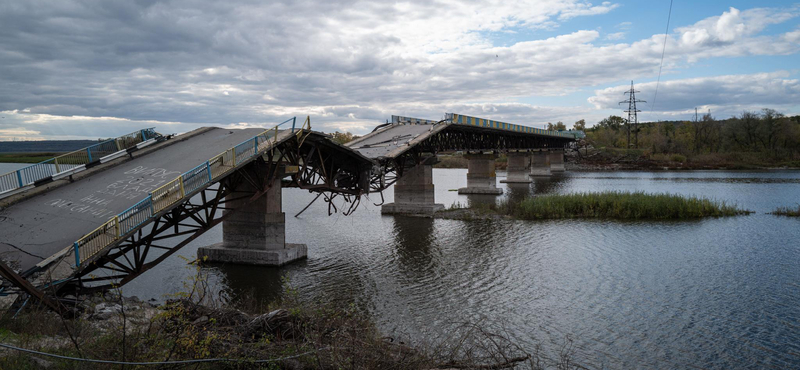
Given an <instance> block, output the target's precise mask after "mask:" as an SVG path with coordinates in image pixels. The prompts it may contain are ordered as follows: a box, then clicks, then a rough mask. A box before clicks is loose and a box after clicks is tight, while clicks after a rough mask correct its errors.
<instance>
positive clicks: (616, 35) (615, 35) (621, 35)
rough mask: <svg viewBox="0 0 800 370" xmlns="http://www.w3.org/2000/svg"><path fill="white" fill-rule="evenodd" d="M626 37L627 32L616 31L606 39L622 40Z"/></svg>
mask: <svg viewBox="0 0 800 370" xmlns="http://www.w3.org/2000/svg"><path fill="white" fill-rule="evenodd" d="M624 38H625V32H614V33H609V34H608V35H606V40H611V41H614V40H622V39H624Z"/></svg>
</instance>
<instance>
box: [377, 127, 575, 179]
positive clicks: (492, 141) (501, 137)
mask: <svg viewBox="0 0 800 370" xmlns="http://www.w3.org/2000/svg"><path fill="white" fill-rule="evenodd" d="M437 124H438V125H441V124H444V123H437ZM573 141H574V139H572V138H564V137H553V136H543V135H521V134H519V133H517V132H512V131H501V130H495V129H489V128H481V127H474V126H465V125H452V124H449V125H447V127H446V128H444V129H443V130H440V131H438V132H436V133H435V134H433V135H431V136H430V137H428V138H426V139H425V140H423V141H421V142H418V143H416V144H415V145H414V146H409V148H408V150H406V151H404V152H403V153H402V154H400V155H398V156H396V157H381V158H377V159H376V160H377V162H378V165H379V168H376V169H374V170H373V171H372V173H371V176H370V183H369V188H370V191H372V192H379V191H382V190H384V189H386V188H388V187H389V186H391V185H392V184H394V183H395V182H397V179H399V178H400V177H402V176H403V171H404V170H405V169H408V168H411V167H414V166H416V165H417V164H421V163H426V164H432V163H435V162H436V159H435V157H436V155H437V154H439V153H447V152H457V151H463V152H494V153H505V152H509V151H514V150H529V149H530V148H540V149H563V148H565V147H567V146H569V145H570V143H572V142H573Z"/></svg>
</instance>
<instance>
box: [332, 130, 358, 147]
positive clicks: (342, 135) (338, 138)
mask: <svg viewBox="0 0 800 370" xmlns="http://www.w3.org/2000/svg"><path fill="white" fill-rule="evenodd" d="M331 136H332V137H331V139H333V141H334V142H336V143H338V144H346V143H349V142H351V141H353V140H355V139H358V136H355V135H353V134H351V133H349V132H339V131H336V132H334V133H333V134H331Z"/></svg>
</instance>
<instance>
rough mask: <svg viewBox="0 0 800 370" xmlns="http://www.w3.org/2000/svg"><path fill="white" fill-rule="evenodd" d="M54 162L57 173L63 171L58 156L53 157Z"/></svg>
mask: <svg viewBox="0 0 800 370" xmlns="http://www.w3.org/2000/svg"><path fill="white" fill-rule="evenodd" d="M53 162H55V164H56V173H61V169H60V168H59V166H58V157H55V158H53Z"/></svg>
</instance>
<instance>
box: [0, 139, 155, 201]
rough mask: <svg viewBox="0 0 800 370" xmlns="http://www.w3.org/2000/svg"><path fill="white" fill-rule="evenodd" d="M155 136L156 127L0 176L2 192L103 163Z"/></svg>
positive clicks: (0, 191) (0, 190)
mask: <svg viewBox="0 0 800 370" xmlns="http://www.w3.org/2000/svg"><path fill="white" fill-rule="evenodd" d="M155 137H156V132H155V127H150V128H146V129H143V130H139V131H136V132H132V133H130V134H126V135H122V136H120V137H117V138H114V139H109V140H106V141H103V142H100V143H97V144H94V145H90V146H88V147H86V148H83V149H79V150H76V151H73V152H69V153H66V154H62V155H60V156H57V157H54V158H50V159H48V160H45V161H42V162H39V163H36V164H32V165H30V166H27V167H24V168H21V169H19V170H16V171H14V172H9V173H6V174H3V175H0V193H3V192H6V191H11V190H15V189H19V188H22V187H25V186H28V185H30V184H33V183H35V182H37V181H39V180H42V179H46V178H48V177H51V176H55V175H58V174H60V173H62V172H66V171H69V170H71V169H73V168H76V167H80V166H83V165H87V164H89V163H92V162H95V161H99V160H100V158H102V157H105V156H107V155H109V154H113V153H116V152H118V151H121V150H126V149H129V148H132V147H134V146H136V145H137V144H139V143H142V142H145V141H147V140H149V139H152V138H155Z"/></svg>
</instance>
